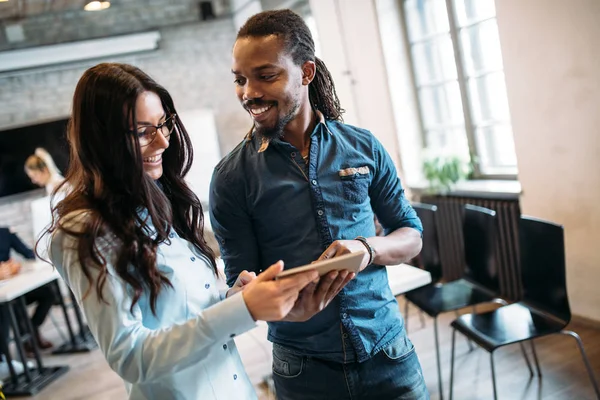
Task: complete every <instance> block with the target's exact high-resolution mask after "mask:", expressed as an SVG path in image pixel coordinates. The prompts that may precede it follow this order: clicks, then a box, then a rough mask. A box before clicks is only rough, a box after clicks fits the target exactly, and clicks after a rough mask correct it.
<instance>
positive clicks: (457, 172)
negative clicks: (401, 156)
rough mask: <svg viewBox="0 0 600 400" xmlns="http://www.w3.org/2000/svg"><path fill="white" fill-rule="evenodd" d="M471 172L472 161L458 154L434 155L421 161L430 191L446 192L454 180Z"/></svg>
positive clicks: (469, 174)
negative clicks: (465, 159)
mask: <svg viewBox="0 0 600 400" xmlns="http://www.w3.org/2000/svg"><path fill="white" fill-rule="evenodd" d="M471 159H472V158H471ZM472 173H473V168H472V162H466V161H464V160H463V159H461V158H460V157H458V156H435V157H432V158H429V159H426V160H425V161H424V162H423V174H424V175H425V179H427V181H428V182H429V191H430V192H435V193H439V194H446V193H448V192H449V191H450V190H451V189H452V187H453V186H454V185H455V184H456V182H458V181H460V180H462V179H466V178H468V177H470V176H471V174H472Z"/></svg>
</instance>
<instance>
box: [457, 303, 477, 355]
mask: <svg viewBox="0 0 600 400" xmlns="http://www.w3.org/2000/svg"><path fill="white" fill-rule="evenodd" d="M454 315H456V318H458V317H460V313H459V312H458V310H454ZM465 339H467V345H468V346H469V352H471V351H473V343H471V340H470V339H469V338H468V337H466V336H465Z"/></svg>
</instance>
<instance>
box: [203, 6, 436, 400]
mask: <svg viewBox="0 0 600 400" xmlns="http://www.w3.org/2000/svg"><path fill="white" fill-rule="evenodd" d="M314 49H315V47H314V43H313V39H312V37H311V34H310V31H309V29H308V27H307V26H306V24H305V23H304V21H303V20H302V18H300V17H299V16H298V15H296V14H294V13H293V12H291V11H289V10H278V11H267V12H263V13H260V14H257V15H254V16H253V17H251V18H250V19H249V20H248V21H247V22H246V23H245V25H244V26H243V27H242V28H241V29H240V31H239V32H238V35H237V40H236V42H235V45H234V47H233V66H232V73H233V75H234V82H235V88H236V93H237V96H238V98H239V100H240V102H241V103H242V106H243V107H244V108H245V109H246V111H247V112H248V113H249V114H250V116H251V117H252V119H253V122H254V123H253V127H252V129H251V131H250V132H249V133H248V134H247V136H246V137H245V139H244V140H243V141H242V143H240V144H239V145H238V146H237V147H236V148H235V149H234V150H233V151H232V152H231V153H230V154H229V155H228V156H226V157H225V158H224V159H223V160H222V161H221V162H220V163H219V165H218V166H217V167H216V168H215V172H214V175H213V180H212V190H211V199H210V210H211V219H212V226H213V229H214V231H215V234H216V237H217V239H218V241H219V244H220V246H221V251H222V256H223V260H224V262H225V271H226V274H227V280H228V283H229V284H230V285H231V284H232V283H233V282H235V280H236V278H237V276H238V274H240V272H241V271H243V270H249V271H252V272H255V273H257V274H258V273H260V271H261V267H262V266H264V265H270V264H272V263H274V262H276V261H277V260H280V259H282V260H284V261H285V262H286V264H287V265H288V267H290V266H291V267H294V266H300V265H304V264H308V263H310V262H311V261H314V260H315V259H326V258H332V257H336V256H338V255H341V254H345V253H349V252H363V253H364V260H363V263H362V265H361V270H360V272H359V273H358V274H357V275H356V276H354V274H352V273H350V274H349V273H348V272H345V271H344V272H341V273H337V272H330V273H329V274H328V275H325V276H323V277H321V279H320V280H319V281H316V282H313V283H312V284H310V285H309V286H307V287H306V288H305V289H304V290H303V292H302V294H301V296H300V298H299V299H298V300H297V302H296V304H295V306H294V309H293V311H292V312H291V313H290V314H289V315H288V317H287V318H286V320H284V322H271V323H269V340H271V341H272V342H273V372H274V380H275V387H276V391H277V397H278V398H279V399H284V400H285V399H304V398H306V399H328V400H331V399H364V398H370V399H371V398H372V399H427V398H429V395H428V393H427V388H426V386H425V383H424V380H423V374H422V371H421V366H420V364H419V361H418V359H417V355H416V353H415V351H414V347H413V345H412V343H411V342H410V340H409V339H408V338H407V336H406V331H405V329H404V324H403V320H402V316H401V315H400V312H399V310H398V304H397V303H396V300H395V298H394V296H393V294H392V292H391V290H390V288H389V285H388V280H387V273H386V269H385V267H384V265H395V264H399V263H401V262H404V261H407V260H410V259H411V258H412V257H414V256H416V255H417V254H418V253H419V251H420V249H421V230H422V226H421V222H420V221H419V219H418V217H417V216H416V213H415V211H414V210H413V208H412V207H411V206H410V204H409V203H408V201H407V200H406V198H405V197H404V192H403V189H402V186H401V184H400V180H399V179H398V176H397V174H396V170H395V168H394V165H393V163H392V161H391V159H390V157H389V155H388V153H387V152H386V151H385V149H384V148H383V147H382V145H381V143H379V141H377V139H375V137H374V136H373V135H372V134H371V133H370V132H369V131H367V130H365V129H360V128H356V127H353V126H350V125H346V124H344V123H343V122H342V118H341V117H342V112H343V110H342V109H341V107H340V104H339V100H338V98H337V95H336V92H335V88H334V84H333V81H332V79H331V75H330V74H329V71H328V70H327V67H326V66H325V64H324V63H323V61H321V60H320V59H318V58H317V57H315V50H314ZM374 214H375V215H377V218H378V219H379V221H380V223H381V224H382V226H383V227H384V229H385V233H386V235H384V236H376V233H375V224H374V223H373V218H374Z"/></svg>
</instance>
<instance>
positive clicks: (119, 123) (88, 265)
mask: <svg viewBox="0 0 600 400" xmlns="http://www.w3.org/2000/svg"><path fill="white" fill-rule="evenodd" d="M68 140H69V143H70V149H71V158H70V159H71V161H70V166H69V170H68V172H67V174H66V177H65V182H66V183H68V184H69V185H70V187H71V190H70V191H69V193H68V194H67V196H66V197H65V199H64V200H62V201H61V202H60V203H58V205H57V206H56V207H55V208H54V210H53V212H54V221H53V224H52V226H51V227H50V228H49V229H48V232H49V233H50V234H52V244H51V249H50V256H51V259H52V261H53V263H54V265H55V266H56V268H57V269H58V271H59V272H60V274H61V275H62V276H63V278H64V279H65V280H66V282H67V283H68V285H69V286H70V287H71V289H72V290H73V292H74V293H75V296H76V298H77V300H78V302H79V305H80V306H81V308H82V309H83V311H84V313H85V316H86V318H87V321H88V324H89V327H90V329H91V331H92V333H93V335H94V337H95V339H96V340H97V342H98V344H99V346H100V349H101V350H102V352H103V353H104V355H105V357H106V360H107V361H108V363H109V365H110V366H111V368H112V369H113V370H114V371H116V372H117V373H118V374H119V375H120V376H121V377H122V378H123V380H124V381H125V383H126V388H127V391H128V393H129V398H130V399H190V400H191V399H194V400H195V399H234V398H235V399H246V398H250V399H253V398H256V395H255V393H254V390H253V388H252V385H251V383H250V381H249V379H248V377H247V376H246V374H245V372H244V369H243V366H242V363H241V361H240V357H239V355H238V353H237V350H236V347H235V343H234V342H233V337H234V336H236V335H239V334H242V333H244V332H246V331H248V330H249V329H251V328H253V327H254V326H255V321H257V320H280V319H282V318H284V317H285V316H286V315H287V313H288V312H289V311H290V309H291V308H292V306H293V305H294V302H295V300H296V299H297V297H298V293H299V291H300V290H301V289H302V288H303V287H305V286H306V285H307V284H309V283H310V282H311V281H313V280H314V279H316V278H317V276H316V272H314V271H311V272H308V273H306V274H303V275H297V276H296V277H295V279H281V280H274V277H275V276H276V275H277V274H278V273H279V272H280V271H281V270H282V269H283V265H282V263H281V262H278V263H276V264H274V265H272V266H271V267H270V268H268V269H266V270H265V271H264V272H263V273H261V274H260V275H259V276H258V277H256V276H254V275H253V274H250V273H247V272H246V273H243V274H242V275H240V278H239V279H238V281H237V282H236V283H235V284H234V286H233V287H232V288H230V289H228V290H223V291H219V288H218V283H219V276H218V272H217V266H216V263H215V259H214V256H213V252H212V251H211V249H210V248H209V247H208V246H207V244H206V242H205V240H204V238H203V236H202V227H203V219H202V218H203V213H202V209H201V206H200V202H199V200H198V198H197V197H196V196H195V195H194V193H193V192H192V191H191V190H190V189H189V187H188V186H187V184H186V183H185V181H184V176H185V175H186V173H187V172H188V170H189V169H190V165H191V162H192V147H191V141H190V137H189V136H188V133H187V132H186V130H185V127H184V125H183V123H182V121H181V120H180V119H179V117H178V116H177V112H176V110H175V105H174V104H173V99H172V98H171V96H170V95H169V93H168V92H167V91H166V90H165V89H164V88H163V87H162V86H160V85H159V84H157V83H156V82H155V81H154V80H153V79H152V78H150V77H149V76H148V75H146V74H145V73H144V72H142V71H140V70H139V69H138V68H135V67H132V66H129V65H124V64H99V65H97V66H95V67H92V68H90V69H89V70H87V71H86V72H85V73H84V74H83V76H82V77H81V79H80V80H79V83H78V84H77V87H76V89H75V95H74V97H73V113H72V115H71V119H70V123H69V128H68Z"/></svg>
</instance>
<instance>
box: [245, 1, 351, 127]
mask: <svg viewBox="0 0 600 400" xmlns="http://www.w3.org/2000/svg"><path fill="white" fill-rule="evenodd" d="M269 35H276V36H279V37H280V38H282V39H283V41H284V46H285V50H286V51H287V52H288V53H289V54H290V55H291V56H292V60H293V61H294V63H295V64H296V65H299V66H300V65H302V64H304V63H305V62H306V61H313V62H314V63H315V65H316V73H315V77H314V79H313V81H312V82H311V83H310V85H309V86H308V95H309V99H310V103H311V105H312V106H313V107H314V108H316V109H317V110H319V111H321V112H322V113H323V115H324V116H325V118H327V119H329V120H338V121H342V113H343V112H344V109H343V108H342V107H341V106H340V100H339V98H338V96H337V93H336V91H335V85H334V83H333V79H332V78H331V74H330V73H329V70H328V69H327V67H326V66H325V63H324V62H323V61H322V60H321V59H319V58H318V57H316V56H315V43H314V41H313V38H312V35H311V33H310V30H309V29H308V26H306V23H304V20H303V19H302V17H300V16H299V15H298V14H296V13H294V12H293V11H291V10H272V11H264V12H261V13H258V14H256V15H253V16H252V17H250V19H248V21H246V23H245V24H244V26H242V27H241V28H240V30H239V32H238V34H237V39H240V38H246V37H263V36H269Z"/></svg>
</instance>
